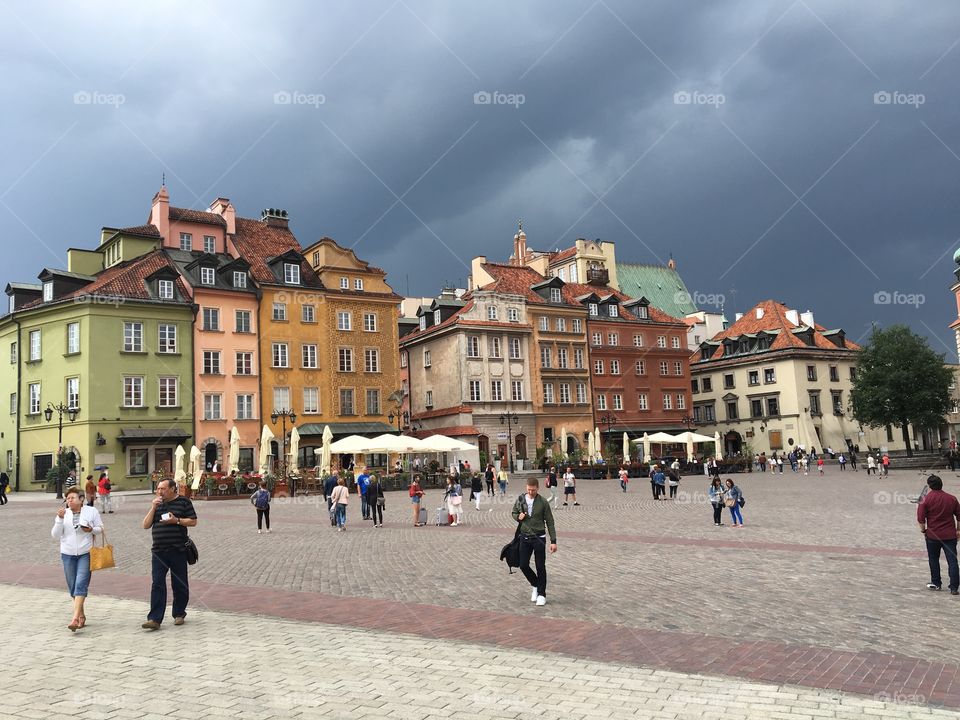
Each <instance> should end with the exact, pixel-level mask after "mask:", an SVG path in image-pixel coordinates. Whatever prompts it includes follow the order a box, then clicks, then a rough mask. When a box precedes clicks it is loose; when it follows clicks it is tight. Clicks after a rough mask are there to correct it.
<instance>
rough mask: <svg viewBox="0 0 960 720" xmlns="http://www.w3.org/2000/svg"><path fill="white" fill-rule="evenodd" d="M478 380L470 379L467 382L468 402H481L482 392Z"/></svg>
mask: <svg viewBox="0 0 960 720" xmlns="http://www.w3.org/2000/svg"><path fill="white" fill-rule="evenodd" d="M482 390H483V389H482V387H481V383H480V381H479V380H470V382H469V383H468V397H469V398H470V402H483V392H482Z"/></svg>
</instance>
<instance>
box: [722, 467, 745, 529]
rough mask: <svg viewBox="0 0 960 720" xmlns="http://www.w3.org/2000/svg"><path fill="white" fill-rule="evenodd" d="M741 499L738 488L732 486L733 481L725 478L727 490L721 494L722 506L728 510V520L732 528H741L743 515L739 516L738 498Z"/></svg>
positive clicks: (741, 495) (741, 494)
mask: <svg viewBox="0 0 960 720" xmlns="http://www.w3.org/2000/svg"><path fill="white" fill-rule="evenodd" d="M742 497H743V493H742V492H740V488H739V487H737V486H736V485H734V484H733V480H731V479H730V478H727V490H726V492H725V493H724V494H723V500H724V504H725V505H726V506H727V507H729V508H730V518H731V519H732V520H733V526H734V527H743V515H741V514H740V498H742ZM731 500H732V501H733V502H732V503H731Z"/></svg>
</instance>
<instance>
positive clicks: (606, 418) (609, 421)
mask: <svg viewBox="0 0 960 720" xmlns="http://www.w3.org/2000/svg"><path fill="white" fill-rule="evenodd" d="M598 420H599V422H600V424H601V425H606V426H607V430H606V433H605V435H609V434H610V431H611V429H612V428H613V426H614V425H616V424H617V418H616V416H615V415H611V414H610V413H606V414H605V415H601V416H600V418H598ZM597 453H598V454H599V455H600V457H603V448H602V447H598V448H597ZM607 479H608V480H609V479H610V464H609V463H607Z"/></svg>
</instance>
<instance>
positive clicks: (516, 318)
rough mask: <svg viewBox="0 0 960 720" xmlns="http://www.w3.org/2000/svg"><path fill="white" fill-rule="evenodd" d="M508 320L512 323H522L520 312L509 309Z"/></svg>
mask: <svg viewBox="0 0 960 720" xmlns="http://www.w3.org/2000/svg"><path fill="white" fill-rule="evenodd" d="M507 320H509V321H510V322H520V311H519V310H517V309H516V308H507Z"/></svg>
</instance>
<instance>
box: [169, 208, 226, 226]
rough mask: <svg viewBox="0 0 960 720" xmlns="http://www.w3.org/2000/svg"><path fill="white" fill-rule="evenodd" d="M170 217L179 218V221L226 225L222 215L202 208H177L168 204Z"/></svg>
mask: <svg viewBox="0 0 960 720" xmlns="http://www.w3.org/2000/svg"><path fill="white" fill-rule="evenodd" d="M170 219H171V220H180V221H181V222H193V223H204V224H206V225H221V226H223V227H226V226H227V221H226V220H224V219H223V216H222V215H218V214H217V213H212V212H204V211H203V210H189V209H187V208H178V207H173V206H172V205H171V206H170Z"/></svg>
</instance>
